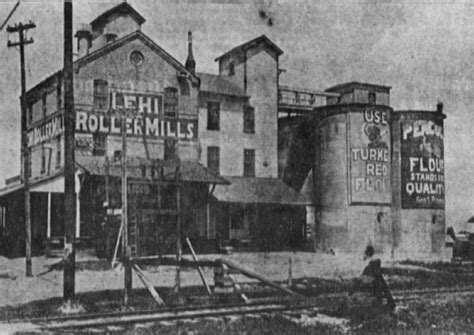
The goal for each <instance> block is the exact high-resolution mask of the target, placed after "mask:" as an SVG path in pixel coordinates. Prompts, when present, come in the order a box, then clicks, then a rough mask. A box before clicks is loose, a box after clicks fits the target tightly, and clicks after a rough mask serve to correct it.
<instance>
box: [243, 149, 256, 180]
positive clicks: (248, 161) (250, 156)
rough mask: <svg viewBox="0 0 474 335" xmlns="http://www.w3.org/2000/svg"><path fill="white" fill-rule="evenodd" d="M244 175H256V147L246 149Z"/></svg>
mask: <svg viewBox="0 0 474 335" xmlns="http://www.w3.org/2000/svg"><path fill="white" fill-rule="evenodd" d="M244 177H255V150H254V149H244Z"/></svg>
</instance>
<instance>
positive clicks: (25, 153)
mask: <svg viewBox="0 0 474 335" xmlns="http://www.w3.org/2000/svg"><path fill="white" fill-rule="evenodd" d="M33 28H36V25H35V24H34V23H33V22H31V21H30V22H29V23H27V24H23V23H19V24H15V25H14V26H8V27H7V32H9V33H18V34H19V41H18V42H10V41H8V45H7V46H8V47H9V48H11V47H16V46H19V47H20V72H21V96H20V105H21V156H22V158H23V166H22V170H23V173H22V176H23V185H24V198H25V242H26V243H25V257H26V276H27V277H32V276H33V271H32V269H31V204H30V185H29V177H30V176H29V174H30V168H29V167H30V152H29V149H28V118H27V112H26V109H27V108H26V97H25V93H26V79H25V45H26V44H31V43H33V42H34V41H33V39H32V38H30V39H25V32H27V31H28V30H29V29H33Z"/></svg>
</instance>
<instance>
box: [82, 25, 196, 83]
mask: <svg viewBox="0 0 474 335" xmlns="http://www.w3.org/2000/svg"><path fill="white" fill-rule="evenodd" d="M137 39H138V40H140V41H142V42H143V43H144V44H145V45H146V46H148V47H149V48H150V49H152V50H153V51H155V52H156V53H157V54H159V55H160V56H161V57H163V59H165V60H166V61H167V62H168V63H170V64H171V65H172V66H173V67H174V68H175V69H176V70H177V71H180V72H184V73H186V74H188V75H190V76H191V77H193V78H194V79H195V80H196V81H197V80H198V78H197V77H196V75H195V74H193V73H192V72H190V71H188V70H187V69H186V67H185V66H184V65H183V64H181V63H180V62H179V61H178V60H177V59H176V58H174V57H173V56H171V55H170V54H169V53H168V52H166V51H165V50H164V49H163V48H161V47H160V46H159V45H158V44H156V43H155V42H153V40H152V39H151V38H149V37H148V36H146V35H145V34H144V33H142V32H141V31H140V30H137V31H134V32H133V33H131V34H128V35H126V36H124V37H122V38H119V39H118V40H116V41H114V42H112V43H110V44H107V45H105V46H104V47H102V48H100V49H98V50H96V51H94V52H92V53H90V54H88V55H86V56H84V57H82V58H80V59H78V60H77V61H75V62H74V65H75V66H77V67H79V68H80V67H82V66H84V65H87V64H88V63H90V62H92V61H94V60H96V59H98V58H100V57H103V56H105V55H107V54H108V53H110V52H112V51H114V50H116V49H118V48H120V47H122V46H124V45H125V44H127V43H129V42H131V41H133V40H137Z"/></svg>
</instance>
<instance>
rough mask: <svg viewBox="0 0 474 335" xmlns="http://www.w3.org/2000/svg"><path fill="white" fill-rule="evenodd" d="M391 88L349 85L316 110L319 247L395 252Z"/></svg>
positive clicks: (315, 194) (316, 205) (317, 233)
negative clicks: (371, 247) (367, 248)
mask: <svg viewBox="0 0 474 335" xmlns="http://www.w3.org/2000/svg"><path fill="white" fill-rule="evenodd" d="M389 89H390V88H388V87H384V86H377V85H371V84H361V83H349V84H343V85H339V86H336V87H335V88H332V89H330V91H332V92H338V93H340V94H341V97H340V98H339V99H338V100H337V101H336V102H335V103H334V104H332V105H328V106H324V107H320V108H317V109H315V110H314V128H315V130H314V131H315V137H316V139H315V143H316V147H315V153H314V154H315V160H314V166H313V169H314V188H313V193H314V194H313V195H314V203H315V208H316V221H317V223H316V227H315V233H316V234H315V235H316V239H317V241H316V244H317V247H318V248H319V249H322V250H325V251H334V252H336V253H337V252H339V251H342V252H361V250H364V249H365V247H366V246H367V245H372V246H374V248H375V250H376V252H377V253H378V254H382V253H384V254H390V253H391V252H392V241H393V229H392V215H391V201H392V189H391V131H390V122H391V114H392V108H391V107H389V106H388V104H389V102H388V101H389V99H388V94H389Z"/></svg>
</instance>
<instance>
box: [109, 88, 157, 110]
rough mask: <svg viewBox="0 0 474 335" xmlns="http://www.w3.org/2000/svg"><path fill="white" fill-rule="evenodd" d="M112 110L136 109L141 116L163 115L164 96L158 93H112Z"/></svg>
mask: <svg viewBox="0 0 474 335" xmlns="http://www.w3.org/2000/svg"><path fill="white" fill-rule="evenodd" d="M110 108H111V109H112V110H117V109H120V108H124V109H136V110H137V112H138V113H139V114H142V113H145V114H161V112H162V111H163V96H162V95H160V94H156V93H140V92H122V91H112V92H110Z"/></svg>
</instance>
